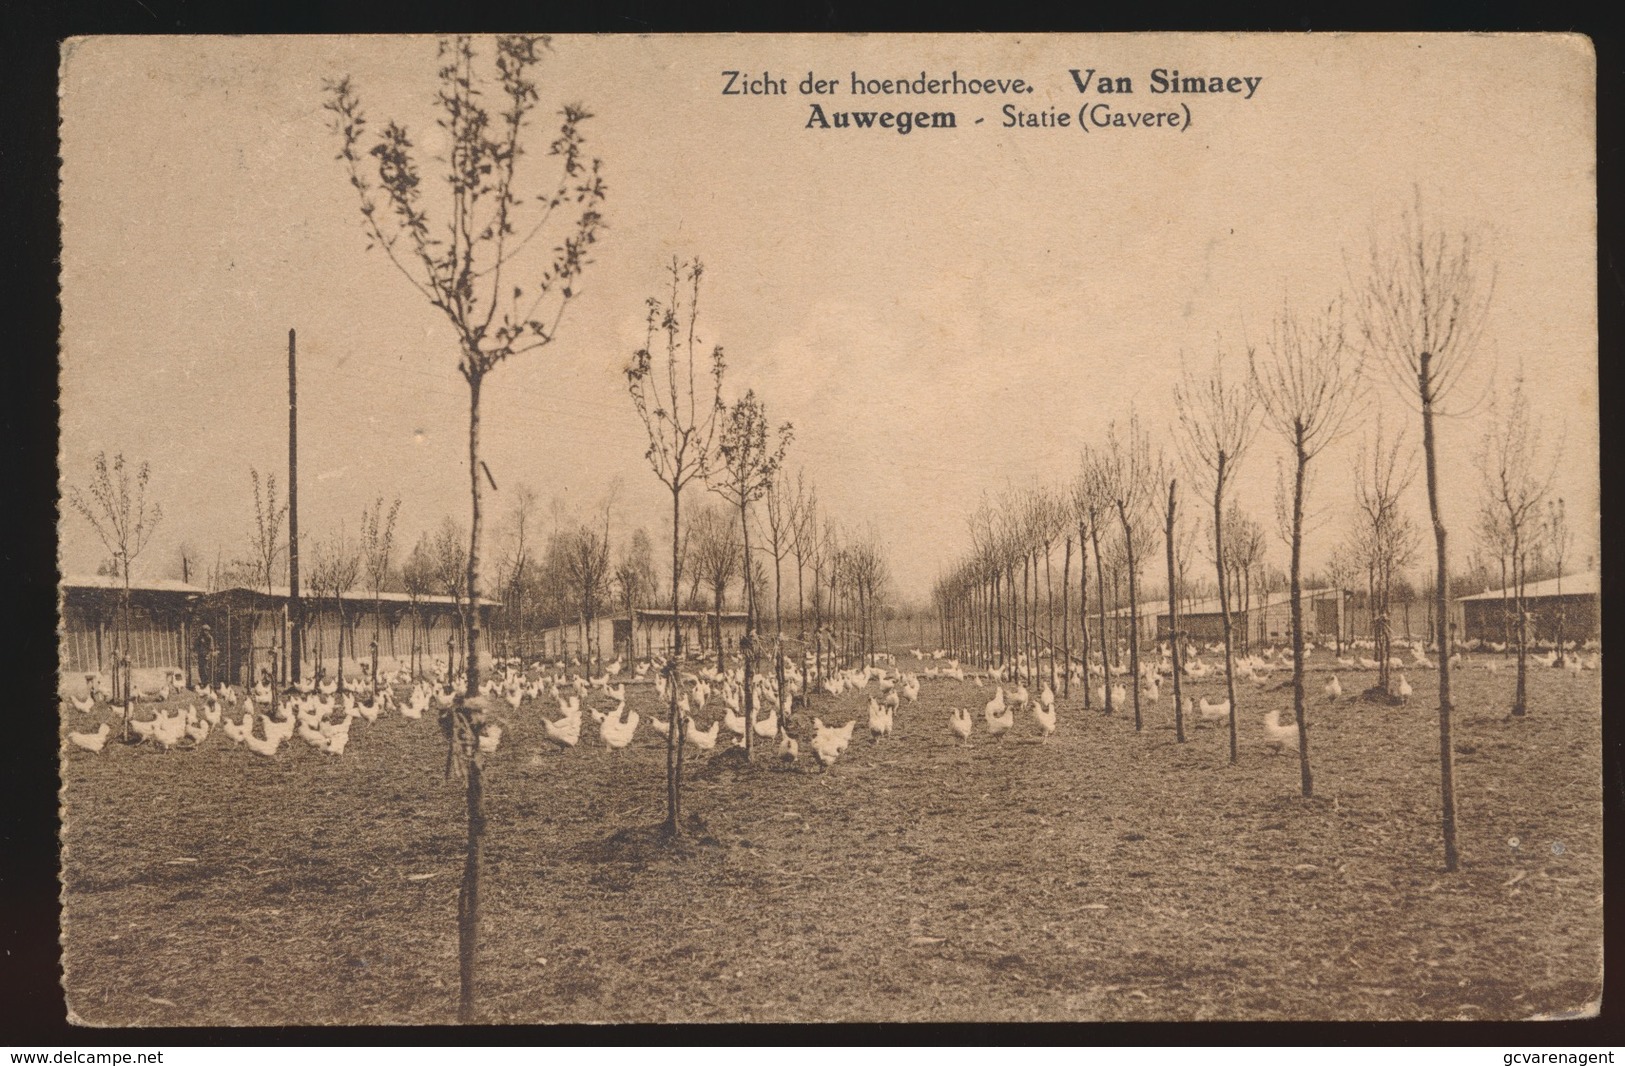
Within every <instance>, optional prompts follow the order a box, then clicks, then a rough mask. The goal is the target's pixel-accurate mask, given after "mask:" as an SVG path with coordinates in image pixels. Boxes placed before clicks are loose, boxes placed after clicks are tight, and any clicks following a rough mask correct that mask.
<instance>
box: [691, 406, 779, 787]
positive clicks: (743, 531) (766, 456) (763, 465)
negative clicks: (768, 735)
mask: <svg viewBox="0 0 1625 1066" xmlns="http://www.w3.org/2000/svg"><path fill="white" fill-rule="evenodd" d="M793 433H794V430H793V429H792V428H791V426H790V423H788V422H785V423H783V424H781V425H780V426H779V427H778V429H777V430H776V431H774V430H771V429H770V428H769V426H768V419H767V408H766V407H765V406H763V404H762V402H761V401H760V400H758V399H757V398H756V391H755V390H754V389H747V390H745V395H744V396H743V397H741V398H740V399H739V400H737V401H735V402H734V404H733V406H732V407H730V408H729V409H728V414H727V417H726V418H725V419H724V421H723V424H722V436H721V438H720V439H719V440H718V442H717V453H718V456H719V459H720V462H719V464H718V466H717V468H716V469H715V470H714V471H713V473H712V479H711V482H710V485H711V491H713V492H715V493H716V494H717V495H719V496H721V497H722V498H723V499H725V500H727V501H728V502H729V503H730V504H732V505H733V506H734V507H736V508H738V510H739V531H740V536H741V538H742V540H743V545H744V550H743V554H742V557H743V559H744V573H745V636H744V638H743V639H741V640H740V642H739V651H740V654H741V656H742V658H743V659H744V660H745V699H744V705H745V722H746V724H747V726H749V724H750V723H752V722H754V721H755V720H756V719H755V713H756V699H755V692H754V690H755V687H756V658H757V656H758V655H759V654H760V648H758V647H757V643H758V637H757V632H756V581H755V573H754V571H753V569H752V567H751V554H750V508H751V504H753V503H755V502H756V501H758V500H760V499H762V498H763V497H765V496H767V494H768V493H769V492H770V491H771V490H772V488H773V484H774V482H775V481H776V480H777V478H778V476H779V467H780V466H781V465H782V464H783V462H784V453H785V450H786V449H787V448H789V446H790V439H791V437H792V435H793ZM755 733H756V730H755V729H754V728H747V729H746V730H745V758H746V759H749V758H750V757H751V756H752V755H753V754H754V744H755Z"/></svg>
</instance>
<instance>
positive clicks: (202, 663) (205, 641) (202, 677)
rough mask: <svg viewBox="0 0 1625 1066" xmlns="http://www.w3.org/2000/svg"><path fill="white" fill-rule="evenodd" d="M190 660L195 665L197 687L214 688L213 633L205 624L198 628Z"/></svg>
mask: <svg viewBox="0 0 1625 1066" xmlns="http://www.w3.org/2000/svg"><path fill="white" fill-rule="evenodd" d="M192 658H193V660H194V661H195V662H196V664H197V680H198V685H199V687H202V688H212V687H213V686H214V669H213V668H214V633H213V632H212V631H210V629H209V624H208V623H207V622H205V623H204V624H203V625H201V626H199V627H198V631H197V640H196V641H195V642H194V643H193V645H192Z"/></svg>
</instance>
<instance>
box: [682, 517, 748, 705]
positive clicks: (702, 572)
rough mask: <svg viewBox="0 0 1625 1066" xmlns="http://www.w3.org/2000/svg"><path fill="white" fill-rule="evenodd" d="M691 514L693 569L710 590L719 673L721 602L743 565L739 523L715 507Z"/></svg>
mask: <svg viewBox="0 0 1625 1066" xmlns="http://www.w3.org/2000/svg"><path fill="white" fill-rule="evenodd" d="M692 514H693V518H692V521H691V529H692V533H693V541H692V543H693V547H694V573H695V576H696V577H698V578H700V579H701V580H702V581H703V582H704V583H705V585H706V586H707V587H708V588H709V589H710V590H711V604H712V628H711V632H712V636H713V639H714V641H715V650H716V656H717V672H718V673H720V672H721V671H722V670H724V669H725V668H726V667H727V663H726V661H725V660H724V658H723V643H722V606H723V603H724V601H725V599H726V597H727V593H728V586H729V584H731V583H732V582H733V579H734V578H735V577H736V576H738V575H739V574H740V573H741V572H742V571H741V566H742V565H743V560H742V558H741V548H740V543H739V527H738V526H736V525H734V523H733V520H732V519H731V518H730V517H729V516H727V515H725V514H723V513H722V512H721V511H720V510H719V509H717V508H715V507H701V508H700V509H698V510H697V511H694V512H692Z"/></svg>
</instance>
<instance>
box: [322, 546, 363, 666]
mask: <svg viewBox="0 0 1625 1066" xmlns="http://www.w3.org/2000/svg"><path fill="white" fill-rule="evenodd" d="M364 554H365V552H364V550H363V548H362V546H361V545H360V544H358V543H356V541H355V540H354V539H352V538H350V537H347V536H345V534H344V527H342V526H340V527H339V528H338V529H336V530H334V531H333V534H332V536H330V537H328V538H327V539H326V540H323V541H319V542H318V543H317V544H316V551H315V555H314V558H312V560H311V565H310V587H311V590H312V591H313V592H315V593H316V596H317V601H318V603H319V602H320V598H321V597H322V596H330V597H332V600H333V613H334V617H336V618H337V619H338V623H339V626H338V649H337V658H338V671H337V675H336V676H337V684H338V687H339V690H340V691H343V689H344V636H345V632H346V629H347V627H346V626H345V618H344V597H345V596H347V595H349V593H350V590H351V589H353V588H355V583H356V579H357V578H358V577H359V576H360V574H361V564H362V557H363V555H364ZM350 651H351V653H352V654H353V653H354V652H355V647H354V645H353V643H352V645H351V648H350Z"/></svg>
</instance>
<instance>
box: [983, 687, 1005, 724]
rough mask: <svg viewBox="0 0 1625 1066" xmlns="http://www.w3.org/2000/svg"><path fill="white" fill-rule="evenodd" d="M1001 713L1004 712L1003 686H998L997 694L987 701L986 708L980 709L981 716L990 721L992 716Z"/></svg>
mask: <svg viewBox="0 0 1625 1066" xmlns="http://www.w3.org/2000/svg"><path fill="white" fill-rule="evenodd" d="M1003 711H1004V686H1003V685H1000V686H999V690H998V692H997V693H995V694H994V696H993V698H992V699H990V700H988V701H987V706H985V707H983V708H982V715H983V717H985V718H989V719H991V718H992V717H993V716H994V715H996V714H1001V713H1003Z"/></svg>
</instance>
